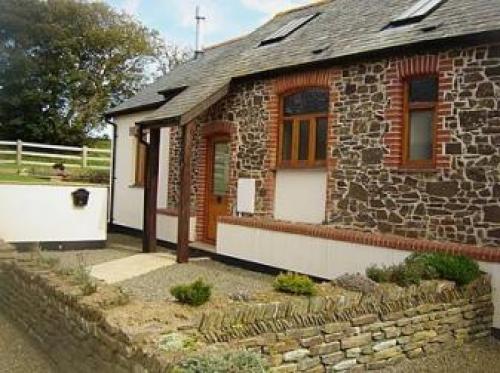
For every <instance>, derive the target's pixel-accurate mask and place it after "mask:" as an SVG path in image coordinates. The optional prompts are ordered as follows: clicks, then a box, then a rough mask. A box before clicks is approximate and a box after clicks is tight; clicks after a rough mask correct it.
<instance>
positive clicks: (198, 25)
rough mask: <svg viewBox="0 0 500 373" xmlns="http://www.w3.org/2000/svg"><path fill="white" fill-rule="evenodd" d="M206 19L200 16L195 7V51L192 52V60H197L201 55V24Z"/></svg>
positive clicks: (198, 8)
mask: <svg viewBox="0 0 500 373" xmlns="http://www.w3.org/2000/svg"><path fill="white" fill-rule="evenodd" d="M206 19H207V18H206V17H203V16H202V15H200V6H199V5H197V6H196V15H195V20H196V46H195V51H194V58H198V57H200V56H201V55H203V45H202V44H203V42H202V35H201V22H202V21H205V20H206Z"/></svg>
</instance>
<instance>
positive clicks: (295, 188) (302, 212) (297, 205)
mask: <svg viewBox="0 0 500 373" xmlns="http://www.w3.org/2000/svg"><path fill="white" fill-rule="evenodd" d="M275 197H276V199H275V208H274V217H275V218H276V219H279V220H288V221H292V222H301V223H312V224H320V223H322V222H323V221H324V220H325V209H326V205H325V204H326V172H325V171H324V170H278V171H277V172H276V194H275Z"/></svg>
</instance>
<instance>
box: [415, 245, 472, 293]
mask: <svg viewBox="0 0 500 373" xmlns="http://www.w3.org/2000/svg"><path fill="white" fill-rule="evenodd" d="M406 263H407V265H419V266H421V267H424V268H426V270H427V271H429V272H435V273H436V276H437V277H439V278H441V279H444V280H449V281H454V282H456V283H457V284H458V285H466V284H468V283H470V282H472V281H474V280H475V279H476V278H478V277H479V276H480V275H481V271H480V269H479V265H478V264H477V262H475V261H474V260H472V259H470V258H468V257H466V256H463V255H461V256H456V255H449V254H444V253H424V254H418V253H417V254H413V255H411V256H410V257H409V258H408V259H407V260H406Z"/></svg>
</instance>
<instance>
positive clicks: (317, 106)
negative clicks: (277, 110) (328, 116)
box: [283, 88, 328, 116]
mask: <svg viewBox="0 0 500 373" xmlns="http://www.w3.org/2000/svg"><path fill="white" fill-rule="evenodd" d="M283 111H284V114H285V116H291V115H298V114H309V113H327V112H328V91H327V90H325V89H319V88H314V89H307V90H304V91H300V92H298V93H295V94H293V95H290V96H286V97H285V100H284V108H283Z"/></svg>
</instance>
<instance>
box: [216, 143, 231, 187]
mask: <svg viewBox="0 0 500 373" xmlns="http://www.w3.org/2000/svg"><path fill="white" fill-rule="evenodd" d="M229 153H230V151H229V143H227V142H219V143H216V144H215V149H214V170H213V173H214V174H213V194H214V195H215V196H224V195H225V194H226V192H227V187H228V184H229V158H230V154H229Z"/></svg>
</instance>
